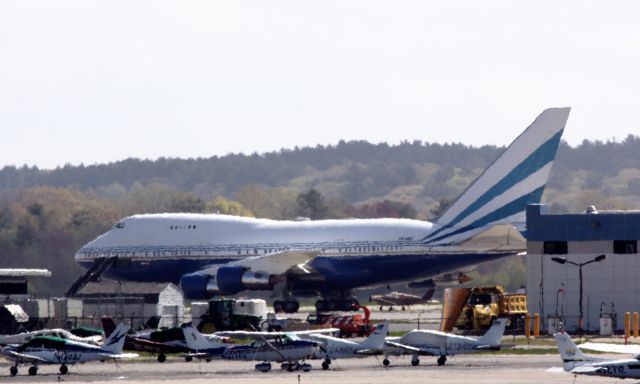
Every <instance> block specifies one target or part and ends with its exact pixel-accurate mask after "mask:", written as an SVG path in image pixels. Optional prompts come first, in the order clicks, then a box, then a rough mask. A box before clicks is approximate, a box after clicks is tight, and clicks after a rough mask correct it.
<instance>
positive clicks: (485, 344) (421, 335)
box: [382, 318, 507, 366]
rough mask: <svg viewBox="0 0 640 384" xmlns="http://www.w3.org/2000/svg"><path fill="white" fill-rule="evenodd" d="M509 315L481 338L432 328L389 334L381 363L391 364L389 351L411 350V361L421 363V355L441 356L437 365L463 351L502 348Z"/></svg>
mask: <svg viewBox="0 0 640 384" xmlns="http://www.w3.org/2000/svg"><path fill="white" fill-rule="evenodd" d="M506 325H507V319H504V318H502V319H497V320H495V321H494V322H493V324H492V325H491V328H489V330H488V331H487V333H485V334H484V335H483V336H481V337H479V338H474V337H468V336H460V335H456V334H453V333H445V332H439V331H431V330H419V329H415V330H413V331H411V332H409V333H407V334H406V335H404V336H402V337H388V338H387V340H386V345H387V347H388V348H385V351H384V354H385V358H384V360H383V361H382V363H383V364H384V365H385V366H388V365H389V355H402V354H412V355H413V357H412V359H411V365H413V366H416V365H418V364H420V360H419V359H418V356H419V355H426V356H438V365H444V363H445V362H446V361H447V356H453V355H458V354H462V353H473V352H483V351H496V350H499V349H500V348H502V345H501V344H500V341H501V339H502V335H503V334H504V329H505V326H506Z"/></svg>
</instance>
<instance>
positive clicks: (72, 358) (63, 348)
mask: <svg viewBox="0 0 640 384" xmlns="http://www.w3.org/2000/svg"><path fill="white" fill-rule="evenodd" d="M128 330H129V326H128V325H125V324H120V325H118V327H117V328H116V330H115V331H114V332H113V333H112V334H111V336H109V337H108V338H107V339H106V340H105V342H104V344H103V345H101V346H96V345H93V344H88V343H82V342H78V341H71V340H67V339H61V338H59V337H51V336H38V337H35V338H33V339H31V340H29V341H27V342H26V343H24V344H22V345H9V346H7V347H5V348H2V349H0V355H3V356H4V357H6V358H7V359H9V360H13V361H14V362H15V364H14V365H13V366H11V368H10V369H9V373H11V376H15V375H17V374H18V365H19V364H32V366H31V367H30V368H29V375H31V376H35V375H37V374H38V365H39V364H60V373H61V374H63V375H64V374H66V373H67V372H68V367H67V364H75V363H84V362H86V361H93V360H107V359H120V358H131V357H137V356H138V355H137V354H134V353H126V354H123V353H122V347H123V346H124V340H125V336H126V335H127V331H128Z"/></svg>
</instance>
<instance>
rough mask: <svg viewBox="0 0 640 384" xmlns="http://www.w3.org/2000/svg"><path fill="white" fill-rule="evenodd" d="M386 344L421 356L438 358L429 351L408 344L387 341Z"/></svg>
mask: <svg viewBox="0 0 640 384" xmlns="http://www.w3.org/2000/svg"><path fill="white" fill-rule="evenodd" d="M385 344H387V345H390V346H392V347H396V348H400V349H404V350H405V351H409V352H413V353H418V354H420V355H428V356H436V355H435V354H434V353H433V352H432V351H430V350H428V349H422V348H418V347H413V346H411V345H407V344H402V343H396V342H395V341H385Z"/></svg>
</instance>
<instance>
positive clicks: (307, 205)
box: [296, 188, 329, 220]
mask: <svg viewBox="0 0 640 384" xmlns="http://www.w3.org/2000/svg"><path fill="white" fill-rule="evenodd" d="M296 202H297V203H298V216H303V217H308V218H310V219H311V220H320V219H326V218H327V217H328V215H329V207H327V204H325V202H324V198H323V197H322V195H321V194H320V192H318V191H316V190H315V189H313V188H312V189H310V190H309V192H307V193H300V194H299V195H298V197H297V198H296Z"/></svg>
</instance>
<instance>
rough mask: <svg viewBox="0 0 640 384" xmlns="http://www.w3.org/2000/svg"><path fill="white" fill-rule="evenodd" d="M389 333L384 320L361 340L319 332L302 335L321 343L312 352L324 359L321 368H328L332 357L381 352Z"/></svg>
mask: <svg viewBox="0 0 640 384" xmlns="http://www.w3.org/2000/svg"><path fill="white" fill-rule="evenodd" d="M388 333H389V324H388V323H387V322H386V321H385V322H384V323H383V324H380V325H378V326H377V327H376V328H375V330H374V331H373V332H372V333H371V335H370V336H369V337H368V338H366V339H364V340H363V341H361V342H355V341H351V340H345V339H340V338H337V337H333V336H328V335H324V334H320V333H310V334H308V335H306V336H302V337H303V338H305V339H310V340H314V341H317V342H319V343H321V346H322V348H321V349H320V350H319V351H318V352H317V353H316V354H314V356H313V357H314V358H316V359H324V361H323V362H322V369H329V365H330V364H331V360H332V359H343V358H354V357H367V356H371V355H379V354H382V352H383V350H384V342H385V337H386V336H387V334H388Z"/></svg>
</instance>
